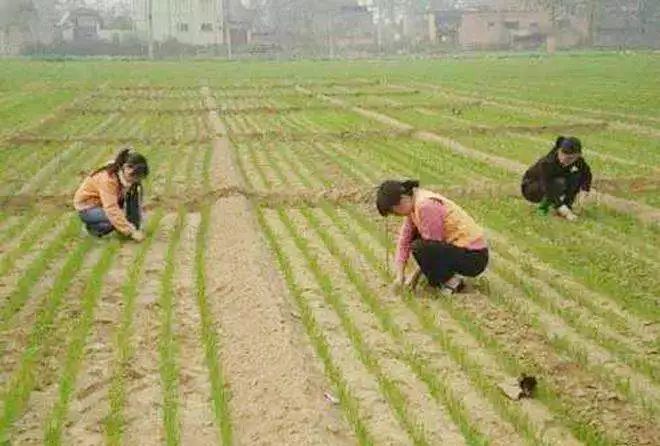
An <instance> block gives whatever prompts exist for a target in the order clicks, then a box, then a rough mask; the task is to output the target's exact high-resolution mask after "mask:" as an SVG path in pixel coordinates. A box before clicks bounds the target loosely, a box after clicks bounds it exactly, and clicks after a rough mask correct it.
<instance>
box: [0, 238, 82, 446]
mask: <svg viewBox="0 0 660 446" xmlns="http://www.w3.org/2000/svg"><path fill="white" fill-rule="evenodd" d="M92 246H93V242H92V240H89V239H88V240H86V241H85V242H84V243H81V244H79V245H78V246H77V247H76V248H75V249H74V250H73V251H72V252H71V254H70V255H69V257H68V258H67V260H66V262H65V263H64V265H63V266H62V269H61V270H60V272H59V273H58V275H57V277H56V278H55V281H54V283H53V286H52V288H51V289H50V290H49V292H48V294H47V296H46V297H45V298H44V300H43V303H42V305H41V306H40V308H39V310H38V312H37V316H36V321H35V323H34V325H33V326H32V328H31V331H30V334H29V336H28V341H27V346H26V348H25V350H24V351H23V354H22V356H21V359H20V361H19V363H18V365H17V368H16V371H15V372H14V374H13V375H12V376H11V378H10V379H9V380H8V383H7V387H6V388H5V391H4V392H3V395H2V401H3V411H2V418H0V438H3V435H6V434H7V433H8V432H9V429H10V428H11V426H12V424H13V422H14V421H15V420H16V419H17V418H18V417H19V416H20V414H21V413H23V410H24V409H25V406H26V404H27V401H28V397H29V395H30V393H31V392H32V390H33V389H34V386H35V381H36V379H37V376H36V375H37V372H38V370H39V367H38V361H39V359H40V358H41V357H42V355H43V352H44V350H47V349H48V344H49V343H50V342H51V341H52V338H51V337H50V335H51V333H52V331H53V329H54V328H55V327H54V326H53V322H54V320H55V317H56V315H57V313H58V311H59V309H60V306H61V304H62V301H63V299H65V296H66V294H67V293H68V292H69V290H70V287H71V285H72V282H73V279H74V277H75V276H76V274H77V273H78V271H79V270H80V268H81V267H82V265H83V262H84V260H85V258H86V256H87V254H88V253H89V251H90V249H91V247H92Z"/></svg>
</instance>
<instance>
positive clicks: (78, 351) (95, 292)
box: [44, 240, 120, 445]
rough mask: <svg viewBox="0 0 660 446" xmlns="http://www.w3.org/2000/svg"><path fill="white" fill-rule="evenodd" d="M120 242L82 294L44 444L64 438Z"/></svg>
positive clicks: (102, 258) (108, 247)
mask: <svg viewBox="0 0 660 446" xmlns="http://www.w3.org/2000/svg"><path fill="white" fill-rule="evenodd" d="M119 246H120V242H119V241H118V240H112V241H110V242H108V244H107V245H106V246H105V247H104V248H103V252H102V253H101V256H100V258H99V260H98V262H97V263H96V265H95V266H94V268H93V269H92V272H91V275H90V278H89V281H88V282H87V286H86V288H85V290H84V291H83V294H82V296H81V301H82V314H81V315H80V317H79V319H78V321H77V322H76V324H75V325H74V327H73V331H72V333H71V338H70V340H69V344H68V347H67V350H66V353H65V359H64V364H63V368H62V371H61V375H60V380H59V386H58V395H57V401H56V402H55V406H54V407H53V408H52V411H51V412H50V414H49V416H48V419H47V421H46V425H45V427H44V443H45V444H47V445H58V444H61V441H62V429H63V427H64V424H65V422H66V416H67V413H68V408H69V404H70V402H71V396H72V394H73V391H74V389H75V382H76V376H77V374H78V370H79V368H80V364H81V361H82V358H83V354H84V353H83V351H84V347H85V341H86V339H87V336H88V334H89V332H90V330H91V328H92V325H93V323H94V310H95V308H96V304H97V302H98V299H99V297H100V295H101V291H102V288H103V279H104V278H105V275H106V274H107V273H108V271H109V270H110V267H111V266H112V262H113V260H114V258H115V255H116V253H117V252H118V251H119Z"/></svg>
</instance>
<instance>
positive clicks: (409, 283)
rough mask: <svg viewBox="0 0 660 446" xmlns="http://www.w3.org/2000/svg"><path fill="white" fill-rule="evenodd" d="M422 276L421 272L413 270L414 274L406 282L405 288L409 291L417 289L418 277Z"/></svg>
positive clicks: (418, 269)
mask: <svg viewBox="0 0 660 446" xmlns="http://www.w3.org/2000/svg"><path fill="white" fill-rule="evenodd" d="M421 274H422V270H421V269H420V268H419V267H417V269H415V272H414V273H413V274H412V275H411V276H410V277H409V278H408V280H406V287H407V288H410V290H411V291H414V290H415V288H416V287H417V283H418V282H419V277H420V276H421Z"/></svg>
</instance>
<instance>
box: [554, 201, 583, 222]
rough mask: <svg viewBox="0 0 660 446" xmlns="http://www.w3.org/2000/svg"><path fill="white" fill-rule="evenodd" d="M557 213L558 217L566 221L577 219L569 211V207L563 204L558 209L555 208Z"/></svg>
mask: <svg viewBox="0 0 660 446" xmlns="http://www.w3.org/2000/svg"><path fill="white" fill-rule="evenodd" d="M557 213H558V214H559V215H561V216H562V217H564V218H565V219H566V220H568V221H575V220H577V218H578V217H577V215H575V214H574V213H573V211H572V210H571V208H569V207H568V206H566V205H565V204H562V205H561V206H559V207H558V208H557Z"/></svg>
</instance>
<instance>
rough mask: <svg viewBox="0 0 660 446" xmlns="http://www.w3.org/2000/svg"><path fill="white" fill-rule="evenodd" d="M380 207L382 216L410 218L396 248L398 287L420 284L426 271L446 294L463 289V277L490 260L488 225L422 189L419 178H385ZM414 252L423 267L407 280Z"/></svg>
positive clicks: (479, 268)
mask: <svg viewBox="0 0 660 446" xmlns="http://www.w3.org/2000/svg"><path fill="white" fill-rule="evenodd" d="M376 206H377V208H378V212H379V213H380V215H382V216H387V215H390V214H394V215H397V216H400V217H405V219H404V222H403V225H402V226H401V230H400V233H399V240H398V243H397V251H396V258H395V263H396V279H395V282H394V285H395V286H396V287H400V286H403V285H404V284H406V285H408V286H410V287H411V288H414V287H415V285H416V283H417V279H418V278H419V274H420V272H421V273H423V274H424V275H425V276H426V278H427V279H428V282H429V285H431V286H434V287H439V288H441V289H442V291H443V292H444V293H446V294H451V293H455V292H458V291H460V290H461V289H462V288H463V286H464V283H463V279H462V278H461V275H462V276H468V277H475V276H477V275H479V274H481V273H482V272H483V271H484V270H485V269H486V265H487V264H488V246H487V244H486V239H485V237H484V231H483V229H482V228H481V227H480V226H479V225H478V224H477V223H475V221H474V220H473V219H472V217H470V216H469V215H468V214H467V213H466V212H465V211H464V210H463V209H462V208H461V207H460V206H458V205H457V204H456V203H454V202H453V201H451V200H449V199H448V198H446V197H443V196H442V195H440V194H436V193H434V192H431V191H428V190H425V189H422V188H420V187H419V182H418V181H392V180H390V181H385V182H384V183H382V184H381V185H380V187H379V188H378V192H377V197H376ZM411 253H412V255H413V256H414V258H415V260H416V261H417V264H418V266H419V269H418V270H417V272H416V273H414V274H413V275H411V276H410V278H409V280H408V281H406V280H405V269H406V264H407V262H408V259H409V257H410V255H411Z"/></svg>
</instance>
